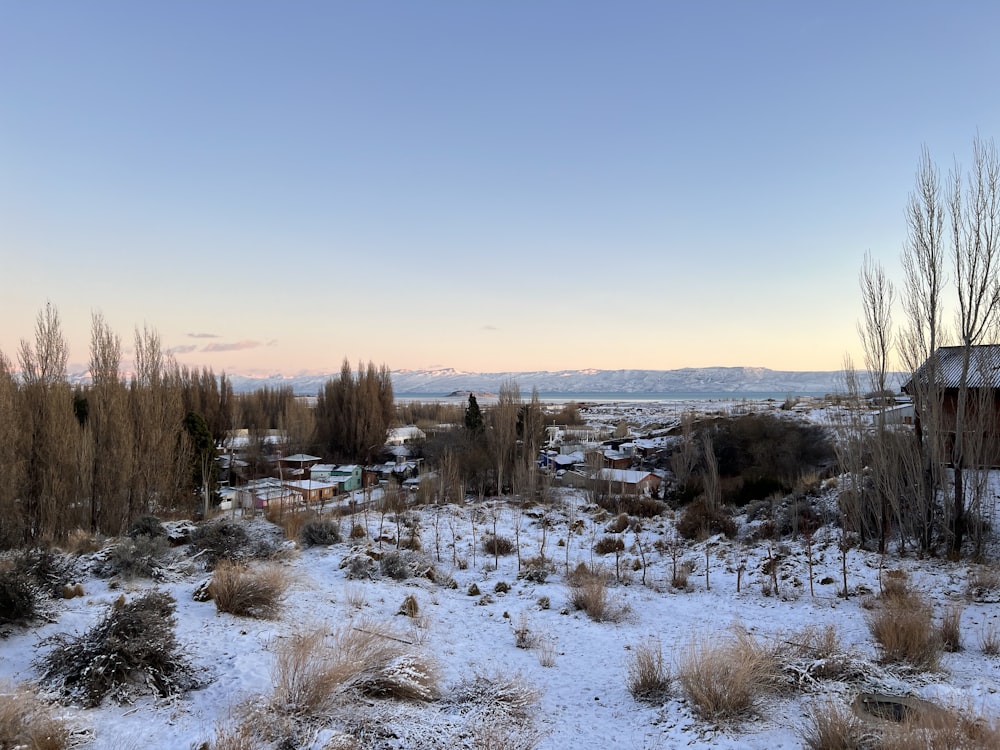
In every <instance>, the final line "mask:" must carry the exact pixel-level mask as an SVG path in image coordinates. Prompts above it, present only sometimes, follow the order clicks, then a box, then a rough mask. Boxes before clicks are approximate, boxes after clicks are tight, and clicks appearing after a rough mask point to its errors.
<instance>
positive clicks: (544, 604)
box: [535, 596, 552, 609]
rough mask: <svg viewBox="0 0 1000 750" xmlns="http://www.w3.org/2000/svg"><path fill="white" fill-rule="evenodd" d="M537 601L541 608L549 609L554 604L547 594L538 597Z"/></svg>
mask: <svg viewBox="0 0 1000 750" xmlns="http://www.w3.org/2000/svg"><path fill="white" fill-rule="evenodd" d="M535 603H536V604H537V605H538V608H539V609H548V608H549V607H551V606H552V602H550V601H549V597H547V596H540V597H538V601H536V602H535Z"/></svg>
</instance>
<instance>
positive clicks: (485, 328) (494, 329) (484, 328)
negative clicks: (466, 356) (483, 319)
mask: <svg viewBox="0 0 1000 750" xmlns="http://www.w3.org/2000/svg"><path fill="white" fill-rule="evenodd" d="M483 330H484V331H499V330H500V329H499V328H497V327H496V326H490V325H486V326H483Z"/></svg>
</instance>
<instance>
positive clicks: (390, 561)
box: [379, 550, 410, 581]
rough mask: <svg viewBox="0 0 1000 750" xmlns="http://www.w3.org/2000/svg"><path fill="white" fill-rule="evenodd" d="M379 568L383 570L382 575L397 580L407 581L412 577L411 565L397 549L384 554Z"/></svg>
mask: <svg viewBox="0 0 1000 750" xmlns="http://www.w3.org/2000/svg"><path fill="white" fill-rule="evenodd" d="M379 570H381V571H382V575H384V576H388V577H389V578H393V579H395V580H397V581H405V580H406V579H407V578H409V577H410V566H409V565H407V564H406V560H405V559H403V556H402V555H401V554H399V552H397V551H396V550H391V551H389V552H386V553H385V554H384V555H382V559H381V560H379Z"/></svg>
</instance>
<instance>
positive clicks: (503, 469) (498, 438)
mask: <svg viewBox="0 0 1000 750" xmlns="http://www.w3.org/2000/svg"><path fill="white" fill-rule="evenodd" d="M520 408H521V389H520V387H519V386H518V384H517V381H516V380H513V379H512V378H506V379H505V380H504V381H503V382H502V383H501V384H500V394H499V397H498V399H497V404H496V406H495V407H493V409H492V410H491V411H490V417H491V422H492V426H493V429H492V431H491V433H490V435H491V437H492V440H493V454H494V460H495V461H496V467H497V493H498V494H503V493H504V491H505V487H506V484H505V483H506V482H507V481H510V480H511V478H512V476H513V471H514V460H515V456H516V449H517V415H518V411H519V409H520Z"/></svg>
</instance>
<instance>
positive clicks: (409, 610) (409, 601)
mask: <svg viewBox="0 0 1000 750" xmlns="http://www.w3.org/2000/svg"><path fill="white" fill-rule="evenodd" d="M399 614H401V615H405V616H406V617H416V616H417V615H418V614H420V605H419V604H418V603H417V597H415V596H414V595H413V594H407V595H406V598H405V599H403V603H402V604H400V605H399Z"/></svg>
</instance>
